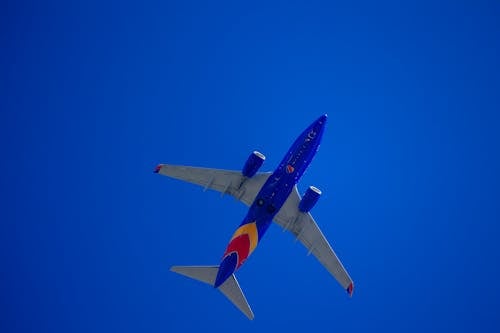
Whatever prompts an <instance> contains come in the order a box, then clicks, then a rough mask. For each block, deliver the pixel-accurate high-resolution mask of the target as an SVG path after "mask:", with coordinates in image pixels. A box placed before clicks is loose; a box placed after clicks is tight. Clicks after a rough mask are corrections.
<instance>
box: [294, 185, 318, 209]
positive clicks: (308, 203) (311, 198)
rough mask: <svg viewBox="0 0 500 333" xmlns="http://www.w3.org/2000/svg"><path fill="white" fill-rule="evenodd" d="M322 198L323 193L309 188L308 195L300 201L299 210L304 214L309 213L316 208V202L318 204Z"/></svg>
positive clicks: (314, 188)
mask: <svg viewBox="0 0 500 333" xmlns="http://www.w3.org/2000/svg"><path fill="white" fill-rule="evenodd" d="M320 196H321V191H320V190H319V189H318V188H316V187H314V186H309V188H308V189H307V191H306V193H305V194H304V196H303V197H302V199H301V200H300V203H299V210H300V211H301V212H302V213H307V212H309V211H310V210H311V209H312V208H313V207H314V205H315V204H316V202H318V199H319V197H320Z"/></svg>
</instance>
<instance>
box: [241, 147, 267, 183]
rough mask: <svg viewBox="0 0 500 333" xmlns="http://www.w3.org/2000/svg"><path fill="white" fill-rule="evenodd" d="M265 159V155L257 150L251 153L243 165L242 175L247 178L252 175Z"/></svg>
mask: <svg viewBox="0 0 500 333" xmlns="http://www.w3.org/2000/svg"><path fill="white" fill-rule="evenodd" d="M265 159H266V157H265V156H264V155H263V154H261V153H259V152H258V151H254V152H253V153H251V154H250V156H249V157H248V159H247V161H246V162H245V165H244V166H243V170H242V171H241V173H242V174H243V176H245V177H248V178H251V177H253V176H254V175H255V174H256V173H257V171H258V170H259V168H260V167H261V166H262V163H264V160H265Z"/></svg>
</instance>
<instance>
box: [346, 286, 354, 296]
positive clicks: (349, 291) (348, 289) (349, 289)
mask: <svg viewBox="0 0 500 333" xmlns="http://www.w3.org/2000/svg"><path fill="white" fill-rule="evenodd" d="M346 290H347V293H348V294H349V296H350V297H352V293H353V292H354V282H351V283H350V284H349V287H347V289H346Z"/></svg>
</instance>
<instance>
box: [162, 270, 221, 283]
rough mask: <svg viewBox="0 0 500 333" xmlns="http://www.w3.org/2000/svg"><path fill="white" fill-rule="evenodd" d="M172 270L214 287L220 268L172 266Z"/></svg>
mask: <svg viewBox="0 0 500 333" xmlns="http://www.w3.org/2000/svg"><path fill="white" fill-rule="evenodd" d="M170 270H171V271H172V272H175V273H177V274H180V275H184V276H187V277H189V278H191V279H194V280H198V281H201V282H205V283H208V284H209V285H211V286H213V285H214V283H215V277H216V276H217V271H218V270H219V266H172V267H171V268H170Z"/></svg>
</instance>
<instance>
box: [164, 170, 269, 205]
mask: <svg viewBox="0 0 500 333" xmlns="http://www.w3.org/2000/svg"><path fill="white" fill-rule="evenodd" d="M158 167H159V168H158V169H157V172H158V173H159V174H161V175H164V176H169V177H171V178H175V179H179V180H183V181H186V182H189V183H192V184H196V185H200V186H202V187H203V188H204V189H205V190H207V189H211V190H214V191H217V192H221V193H222V195H224V194H229V195H232V196H233V197H235V198H236V199H237V200H239V201H241V202H243V203H244V204H245V205H247V206H250V205H251V204H252V203H253V201H254V200H255V196H256V195H257V193H259V191H260V189H261V188H262V186H263V185H264V183H265V182H266V180H267V178H269V176H270V175H271V172H259V173H257V174H256V175H255V176H253V177H252V178H247V177H244V176H243V175H242V174H241V172H240V171H233V170H222V169H210V168H198V167H191V166H181V165H169V164H160V165H159V166H158Z"/></svg>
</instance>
